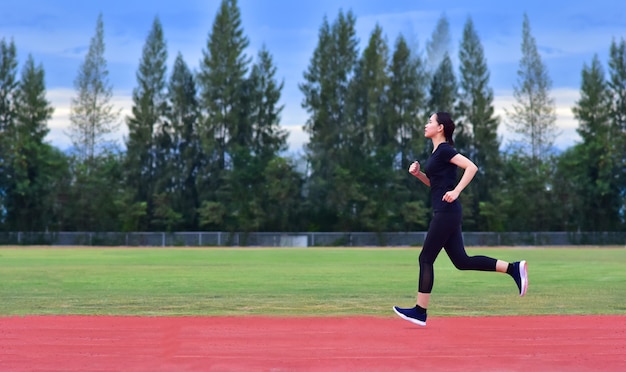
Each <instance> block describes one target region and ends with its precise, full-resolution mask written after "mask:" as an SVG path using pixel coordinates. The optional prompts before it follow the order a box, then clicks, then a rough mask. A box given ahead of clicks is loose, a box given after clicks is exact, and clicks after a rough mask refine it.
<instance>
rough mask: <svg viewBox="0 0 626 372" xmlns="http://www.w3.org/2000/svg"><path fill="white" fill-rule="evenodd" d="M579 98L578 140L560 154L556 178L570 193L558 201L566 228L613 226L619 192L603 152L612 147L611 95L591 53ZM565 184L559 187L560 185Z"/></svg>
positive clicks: (610, 163)
mask: <svg viewBox="0 0 626 372" xmlns="http://www.w3.org/2000/svg"><path fill="white" fill-rule="evenodd" d="M580 97H581V98H580V99H579V100H578V101H577V102H576V106H574V107H573V108H572V112H573V113H574V117H575V118H576V119H577V120H578V123H579V125H578V128H577V129H576V131H577V132H578V134H579V135H580V138H581V140H582V141H581V143H579V144H576V145H574V146H573V147H572V148H570V149H568V151H567V152H566V153H565V154H563V155H562V156H561V158H562V159H561V162H560V165H561V166H560V171H561V172H560V175H561V176H560V177H558V178H557V180H559V182H562V183H565V182H567V183H566V184H564V185H560V186H559V188H560V189H562V190H564V191H565V190H567V191H569V190H572V191H573V195H571V197H570V198H568V199H567V200H563V202H562V205H563V206H564V207H566V208H567V209H569V211H570V213H569V215H567V216H564V217H565V219H566V220H569V226H566V228H568V229H575V230H583V231H607V230H614V229H615V228H616V227H617V226H619V225H617V224H616V222H618V221H619V193H618V190H617V184H616V182H615V170H616V169H615V163H614V161H612V159H611V157H610V156H607V155H608V154H607V149H609V148H611V147H612V139H611V136H610V130H611V124H610V123H611V96H610V91H609V89H608V85H607V82H606V78H605V74H604V69H603V68H602V65H601V63H600V61H599V59H598V56H597V55H596V56H594V57H593V60H592V61H591V65H590V66H588V65H586V64H585V66H584V67H583V71H582V83H581V87H580ZM564 186H565V187H566V188H563V187H564Z"/></svg>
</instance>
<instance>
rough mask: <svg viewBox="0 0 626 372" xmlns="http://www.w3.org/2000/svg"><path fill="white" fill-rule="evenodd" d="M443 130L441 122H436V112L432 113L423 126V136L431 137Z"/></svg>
mask: <svg viewBox="0 0 626 372" xmlns="http://www.w3.org/2000/svg"><path fill="white" fill-rule="evenodd" d="M442 132H443V124H439V123H437V114H432V115H431V116H430V119H428V123H426V126H425V127H424V137H426V138H433V137H435V136H436V135H437V134H438V133H442Z"/></svg>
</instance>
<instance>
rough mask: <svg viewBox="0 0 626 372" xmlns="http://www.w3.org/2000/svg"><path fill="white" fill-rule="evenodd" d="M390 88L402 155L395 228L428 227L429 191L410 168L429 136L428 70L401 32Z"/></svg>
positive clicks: (392, 120) (390, 108)
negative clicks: (427, 124) (411, 173)
mask: <svg viewBox="0 0 626 372" xmlns="http://www.w3.org/2000/svg"><path fill="white" fill-rule="evenodd" d="M389 74H390V82H389V91H388V93H387V95H388V107H387V111H386V112H387V113H386V115H387V116H388V120H389V123H390V124H391V125H395V130H394V132H395V133H396V136H397V142H398V154H399V159H397V162H396V163H395V164H394V170H395V176H394V180H395V182H394V185H395V186H394V187H395V190H394V191H393V194H394V196H395V198H397V204H398V205H399V208H398V213H399V215H398V218H397V220H395V221H394V222H392V229H394V230H400V231H407V230H414V229H426V228H427V227H428V209H427V207H426V203H427V200H428V196H427V195H428V194H427V193H424V192H423V191H421V190H419V187H420V186H419V185H417V183H416V182H415V179H412V177H407V174H408V173H407V169H408V168H409V165H410V164H411V163H412V162H414V161H415V160H419V161H423V160H425V158H424V159H422V158H421V157H422V154H424V153H425V148H426V139H425V138H424V123H425V122H426V119H425V118H426V116H427V115H428V114H427V113H428V111H426V110H425V109H424V107H425V106H426V87H427V84H428V74H427V72H426V69H425V67H424V62H423V61H422V60H421V58H420V57H419V54H418V53H411V50H410V49H409V47H408V44H407V43H406V40H405V39H404V37H403V36H402V35H400V36H399V37H398V38H397V40H396V43H395V48H394V52H393V55H392V57H391V62H390V65H389Z"/></svg>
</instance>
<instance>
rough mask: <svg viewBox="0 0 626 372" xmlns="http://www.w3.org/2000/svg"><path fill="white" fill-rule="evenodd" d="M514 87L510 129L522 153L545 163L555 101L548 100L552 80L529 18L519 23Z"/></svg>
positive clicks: (554, 132) (551, 139)
mask: <svg viewBox="0 0 626 372" xmlns="http://www.w3.org/2000/svg"><path fill="white" fill-rule="evenodd" d="M517 76H518V80H517V84H516V85H515V86H514V87H513V96H514V97H515V101H516V103H515V104H513V112H510V113H509V112H508V111H507V116H508V117H509V120H510V123H509V128H510V129H511V130H512V131H513V132H514V133H517V134H518V135H520V136H521V138H520V142H521V143H522V145H523V148H522V151H523V152H524V153H526V154H528V155H529V156H530V158H531V160H532V162H533V163H534V164H535V165H537V164H538V162H539V161H542V160H546V159H547V156H548V155H549V154H550V148H551V146H552V144H553V143H554V139H555V138H556V135H557V130H556V124H555V121H556V113H555V104H554V99H553V98H551V97H550V89H551V87H552V80H551V79H550V77H549V76H548V71H547V69H546V67H545V65H544V64H543V62H542V61H541V56H540V55H539V52H538V51H537V44H536V41H535V38H534V37H533V36H532V34H531V29H530V21H529V20H528V15H526V14H524V21H523V24H522V59H521V61H520V65H519V69H518V71H517Z"/></svg>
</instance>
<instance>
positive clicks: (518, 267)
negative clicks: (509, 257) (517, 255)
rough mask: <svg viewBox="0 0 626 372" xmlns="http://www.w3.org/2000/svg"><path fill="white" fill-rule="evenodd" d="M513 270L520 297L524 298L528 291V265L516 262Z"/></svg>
mask: <svg viewBox="0 0 626 372" xmlns="http://www.w3.org/2000/svg"><path fill="white" fill-rule="evenodd" d="M513 269H514V270H513V274H512V276H513V279H514V280H515V284H517V288H518V289H519V296H520V297H522V296H524V295H525V294H526V291H527V290H528V264H527V263H526V261H519V262H514V263H513Z"/></svg>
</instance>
